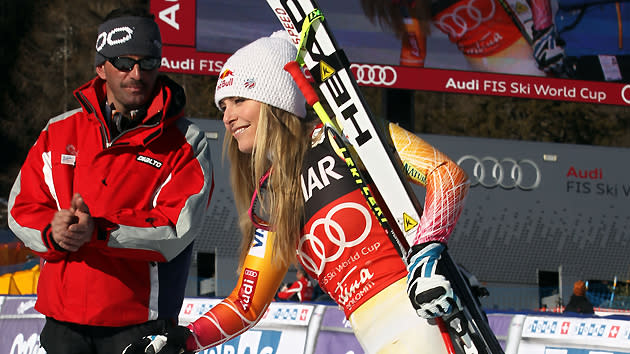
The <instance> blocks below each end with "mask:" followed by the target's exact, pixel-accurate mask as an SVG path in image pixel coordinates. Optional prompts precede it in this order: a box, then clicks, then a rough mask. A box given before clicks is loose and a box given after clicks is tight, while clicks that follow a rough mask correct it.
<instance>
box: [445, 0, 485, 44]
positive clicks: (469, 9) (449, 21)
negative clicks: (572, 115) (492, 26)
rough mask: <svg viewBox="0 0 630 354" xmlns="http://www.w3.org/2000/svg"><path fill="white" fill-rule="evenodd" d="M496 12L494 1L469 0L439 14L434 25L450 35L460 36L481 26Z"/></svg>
mask: <svg viewBox="0 0 630 354" xmlns="http://www.w3.org/2000/svg"><path fill="white" fill-rule="evenodd" d="M495 12H496V8H495V4H494V1H492V0H490V1H487V0H481V1H480V0H470V1H468V2H467V3H464V4H462V5H460V6H458V7H456V8H454V9H452V10H450V12H446V11H445V14H443V15H440V16H439V18H438V20H437V21H435V22H434V23H435V26H436V27H437V28H439V29H441V30H442V31H443V32H444V33H447V34H449V35H450V36H452V37H455V38H460V37H462V36H463V35H464V34H466V33H467V32H468V31H472V30H474V29H475V28H477V27H479V26H481V24H482V23H484V22H487V21H489V20H491V19H493V18H494V13H495Z"/></svg>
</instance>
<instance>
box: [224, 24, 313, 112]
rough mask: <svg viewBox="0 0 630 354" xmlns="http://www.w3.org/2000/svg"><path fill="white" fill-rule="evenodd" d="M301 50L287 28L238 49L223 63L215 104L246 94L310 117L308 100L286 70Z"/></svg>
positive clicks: (248, 96) (244, 96) (257, 99)
mask: <svg viewBox="0 0 630 354" xmlns="http://www.w3.org/2000/svg"><path fill="white" fill-rule="evenodd" d="M296 54H297V49H296V48H295V46H294V45H293V44H292V43H291V42H290V41H289V36H288V35H287V33H286V32H285V31H276V32H274V33H273V34H272V35H271V36H269V37H262V38H259V39H257V40H255V41H253V42H252V43H250V44H248V45H246V46H244V47H243V48H241V49H239V50H237V51H236V52H235V53H234V54H233V55H232V56H231V57H229V58H228V60H227V61H226V62H225V64H224V65H223V68H222V69H221V74H220V75H219V79H218V81H217V88H216V90H215V92H214V104H216V105H217V107H219V102H220V101H221V100H222V99H224V98H226V97H243V98H249V99H252V100H256V101H259V102H263V103H267V104H269V105H271V106H273V107H277V108H280V109H283V110H285V111H287V112H290V113H293V114H295V115H296V116H298V117H300V118H304V117H305V116H306V107H305V103H306V100H305V99H304V96H303V95H302V93H301V92H300V89H299V88H298V86H297V84H296V83H295V81H293V78H292V77H291V75H290V74H289V73H288V72H286V71H285V70H284V66H285V64H286V63H288V62H290V61H292V60H295V57H296Z"/></svg>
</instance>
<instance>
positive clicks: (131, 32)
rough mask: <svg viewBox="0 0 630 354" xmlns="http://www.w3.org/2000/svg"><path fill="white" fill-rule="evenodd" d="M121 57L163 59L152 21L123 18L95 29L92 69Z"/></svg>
mask: <svg viewBox="0 0 630 354" xmlns="http://www.w3.org/2000/svg"><path fill="white" fill-rule="evenodd" d="M123 55H139V56H143V57H156V58H160V57H162V37H161V36H160V29H159V27H158V25H157V23H155V21H154V20H153V19H151V18H148V17H140V16H124V17H117V18H112V19H110V20H108V21H105V22H103V23H102V24H101V25H100V26H98V36H97V37H96V55H95V57H94V66H99V65H101V64H103V63H104V62H105V60H107V58H115V57H118V56H123Z"/></svg>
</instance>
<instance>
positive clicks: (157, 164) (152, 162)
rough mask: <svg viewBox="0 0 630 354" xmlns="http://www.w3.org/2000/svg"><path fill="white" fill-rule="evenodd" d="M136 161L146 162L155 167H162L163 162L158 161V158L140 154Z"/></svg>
mask: <svg viewBox="0 0 630 354" xmlns="http://www.w3.org/2000/svg"><path fill="white" fill-rule="evenodd" d="M136 161H140V162H144V163H146V164H147V165H150V166H153V167H155V168H157V169H159V168H160V167H162V162H160V161H158V160H156V159H154V158H151V157H149V156H143V155H138V156H137V157H136Z"/></svg>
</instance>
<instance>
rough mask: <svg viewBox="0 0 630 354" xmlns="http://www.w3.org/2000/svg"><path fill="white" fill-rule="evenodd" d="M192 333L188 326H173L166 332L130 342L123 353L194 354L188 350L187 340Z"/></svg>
mask: <svg viewBox="0 0 630 354" xmlns="http://www.w3.org/2000/svg"><path fill="white" fill-rule="evenodd" d="M191 334H192V332H191V331H190V329H188V328H186V327H182V326H177V327H173V328H171V329H169V330H168V332H167V333H166V334H159V335H156V336H147V337H144V338H142V339H139V340H137V341H135V342H134V343H131V344H129V345H128V346H127V348H125V350H123V352H122V354H182V353H183V354H192V352H190V351H186V341H187V340H188V337H189V336H190V335H191Z"/></svg>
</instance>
